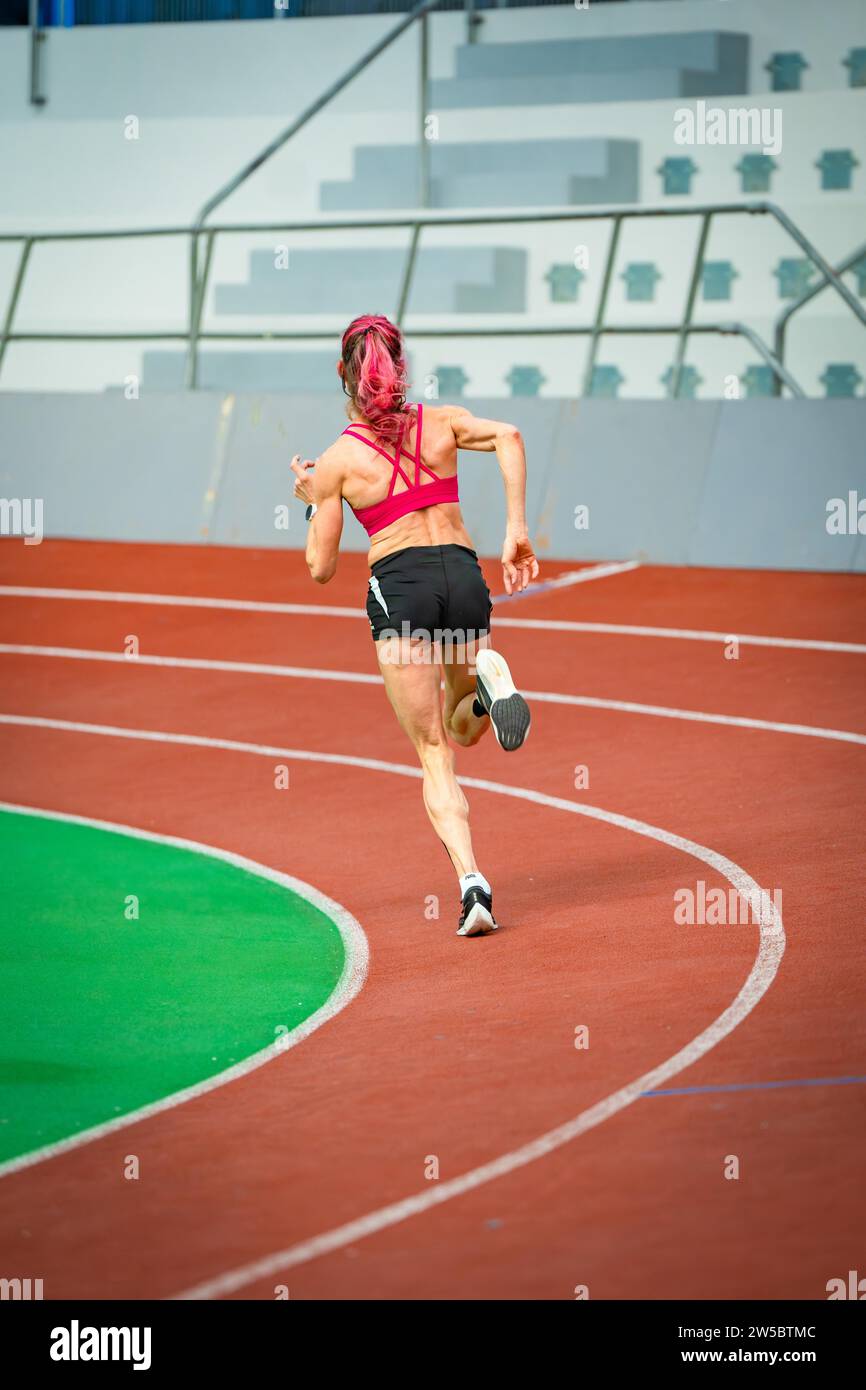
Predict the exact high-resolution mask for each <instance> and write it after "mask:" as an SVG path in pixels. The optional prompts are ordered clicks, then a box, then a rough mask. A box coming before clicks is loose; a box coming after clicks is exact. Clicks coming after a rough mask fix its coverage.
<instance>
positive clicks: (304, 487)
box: [291, 454, 316, 502]
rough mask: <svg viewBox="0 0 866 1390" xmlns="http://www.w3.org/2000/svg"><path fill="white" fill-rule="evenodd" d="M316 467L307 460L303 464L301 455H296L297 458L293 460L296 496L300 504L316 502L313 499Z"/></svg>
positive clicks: (292, 467)
mask: <svg viewBox="0 0 866 1390" xmlns="http://www.w3.org/2000/svg"><path fill="white" fill-rule="evenodd" d="M315 466H316V465H315V464H314V463H311V462H310V460H309V459H305V460H304V462H303V463H301V456H300V454H295V457H294V458H293V459H292V462H291V469H292V472H293V473H294V475H295V491H294V496H295V497H297V499H298V501H300V502H314V501H315V498H314V497H313V469H314V468H315Z"/></svg>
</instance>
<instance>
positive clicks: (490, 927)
mask: <svg viewBox="0 0 866 1390" xmlns="http://www.w3.org/2000/svg"><path fill="white" fill-rule="evenodd" d="M497 927H498V923H496V922H495V921H494V920H493V917H492V915H491V914H490V913H489V912H488V911H487V908H486V907H485V906H484V904H483V903H475V905H474V907H473V908H472V909H471V911H470V913H469V916H468V917H467V918H466V921H465V922H464V923H463V926H462V927H458V928H457V935H458V936H487V935H489V933H490V932H492V931H496V930H497Z"/></svg>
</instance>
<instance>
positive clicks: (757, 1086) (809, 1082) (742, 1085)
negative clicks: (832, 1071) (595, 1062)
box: [641, 1076, 866, 1097]
mask: <svg viewBox="0 0 866 1390" xmlns="http://www.w3.org/2000/svg"><path fill="white" fill-rule="evenodd" d="M864 1083H866V1076H807V1077H805V1078H803V1079H802V1080H799V1081H739V1082H733V1083H731V1084H730V1085H728V1086H674V1087H671V1089H670V1090H667V1091H641V1096H642V1097H643V1096H702V1095H709V1094H712V1093H714V1092H717V1091H779V1090H781V1089H782V1088H783V1087H785V1086H862V1085H863V1084H864Z"/></svg>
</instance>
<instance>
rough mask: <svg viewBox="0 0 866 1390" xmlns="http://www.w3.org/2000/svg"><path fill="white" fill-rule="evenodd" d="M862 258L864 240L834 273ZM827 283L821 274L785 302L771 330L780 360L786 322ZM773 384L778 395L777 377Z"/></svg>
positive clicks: (865, 255)
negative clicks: (799, 292)
mask: <svg viewBox="0 0 866 1390" xmlns="http://www.w3.org/2000/svg"><path fill="white" fill-rule="evenodd" d="M862 260H866V242H864V243H863V245H862V246H858V247H857V249H856V250H855V251H852V252H850V254H849V255H847V256H846V257H845V259H844V260H842V261H840V262H839V264H838V265H837V266H836V274H837V275H839V276H842V275H844V274H845V272H846V270H850V269H851V267H852V266H854V265H856V264H857V262H858V261H862ZM829 284H830V281H829V280H828V279H827V277H826V275H823V274H822V276H821V279H820V280H818V281H816V283H815V284H814V285H810V287H809V288H808V289H807V290H804V291H803V293H802V294H801V295H799V296H798V297H797V298H796V299H793V300H792V301H791V303H790V304H786V305H785V308H784V309H783V310H782V312H781V313H780V314H779V317H778V318H777V319H776V323H775V328H774V332H773V350H774V353H775V355H776V357H777V358H778V359H779V361H780V362H784V360H785V337H786V334H787V331H788V324H789V323H790V321H791V319H792V317H793V315H794V314H796V313H797V312H798V310H800V309H802V307H803V305H804V304H808V303H809V301H810V300H812V299H814V298H815V295H816V294H820V293H821V292H822V290H826V288H827V286H828V285H829ZM773 385H774V388H775V392H774V394H777V395H778V390H779V385H778V377H774V378H773Z"/></svg>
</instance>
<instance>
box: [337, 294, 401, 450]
mask: <svg viewBox="0 0 866 1390" xmlns="http://www.w3.org/2000/svg"><path fill="white" fill-rule="evenodd" d="M343 373H344V375H343V382H344V389H345V390H346V391H347V393H348V395H349V396H350V397H351V400H352V404H353V405H354V407H355V409H356V410H357V412H358V414H359V415H362V416H363V418H364V419H365V420H366V421H367V423H368V424H370V425H372V427H373V429H374V430H375V431H376V433H377V434H378V435H379V436H380V437H381V438H382V439H384V440H387V441H389V442H391V443H396V442H397V438H398V436H399V435H400V432H401V430H403V429H405V428H406V426H407V425H408V424H409V422H410V420H411V419H412V418H413V416H414V414H415V412H414V409H413V408H412V407H411V406H408V407H407V405H406V390H407V385H408V383H407V381H406V359H405V358H404V356H403V336H402V334H401V332H400V330H399V328H398V327H397V325H396V324H394V323H392V322H391V320H390V319H386V318H385V317H384V315H382V314H362V315H361V316H360V318H357V319H353V320H352V322H351V323H350V324H349V327H348V328H347V329H346V331H345V333H344V334H343Z"/></svg>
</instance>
